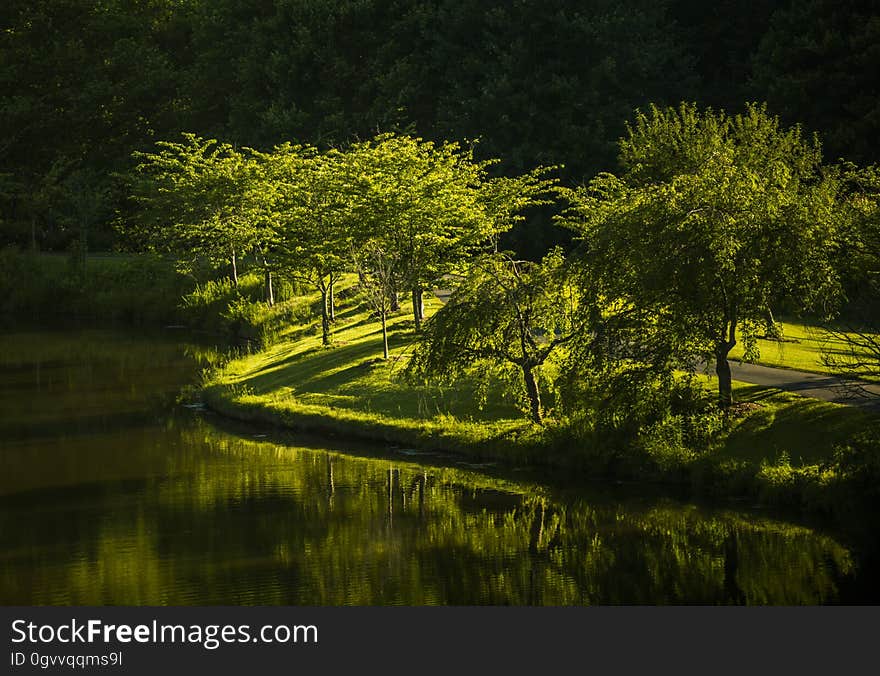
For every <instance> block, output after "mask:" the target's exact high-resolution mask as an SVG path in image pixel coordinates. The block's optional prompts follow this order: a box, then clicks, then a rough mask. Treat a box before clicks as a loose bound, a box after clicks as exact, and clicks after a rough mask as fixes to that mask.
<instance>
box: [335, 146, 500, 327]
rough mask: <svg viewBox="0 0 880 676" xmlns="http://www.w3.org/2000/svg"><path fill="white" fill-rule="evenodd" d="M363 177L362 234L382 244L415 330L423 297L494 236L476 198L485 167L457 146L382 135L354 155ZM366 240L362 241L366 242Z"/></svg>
mask: <svg viewBox="0 0 880 676" xmlns="http://www.w3.org/2000/svg"><path fill="white" fill-rule="evenodd" d="M351 155H352V157H354V158H355V162H356V163H357V166H358V173H359V176H360V179H359V185H360V186H361V187H360V195H361V197H360V200H361V208H360V214H361V217H360V222H361V229H362V230H365V231H366V232H367V234H368V235H369V236H377V235H378V236H379V237H381V238H382V239H383V240H384V241H385V245H384V249H385V251H386V252H387V253H388V255H391V256H393V257H394V259H395V261H396V262H395V274H396V276H397V278H398V279H399V280H400V285H401V288H402V289H406V290H408V291H410V293H411V295H412V304H413V318H414V320H415V326H416V331H419V330H420V329H421V324H422V320H423V319H424V314H423V312H424V310H423V300H422V297H423V293H424V292H425V291H426V290H429V289H430V288H431V287H432V286H433V285H434V284H435V283H437V282H438V281H439V280H440V279H441V278H442V276H443V275H444V274H445V273H447V272H449V271H451V270H452V269H453V268H454V267H455V266H456V265H457V264H459V263H460V262H461V261H462V260H464V258H465V257H466V256H467V255H468V254H469V253H472V252H473V251H474V250H475V249H476V248H477V247H478V246H480V245H481V244H484V243H486V242H487V241H488V240H489V239H490V236H491V234H492V222H491V221H490V219H489V218H487V214H486V210H485V208H484V204H483V201H482V200H481V193H480V187H481V181H482V179H483V173H484V166H485V164H484V163H478V162H475V161H474V160H473V157H472V153H471V152H470V151H465V150H462V149H461V148H460V147H459V146H458V145H457V144H454V143H446V144H443V145H441V146H437V145H435V144H433V143H431V142H429V141H423V140H421V139H418V138H413V137H411V136H405V135H404V136H400V135H393V134H384V135H380V136H378V137H376V138H375V139H372V140H370V141H367V142H364V143H358V144H355V145H354V146H353V147H352V150H351ZM365 239H366V238H365Z"/></svg>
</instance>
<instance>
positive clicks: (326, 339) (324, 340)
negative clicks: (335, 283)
mask: <svg viewBox="0 0 880 676" xmlns="http://www.w3.org/2000/svg"><path fill="white" fill-rule="evenodd" d="M321 344H322V345H325V346H326V345H329V344H330V316H329V314H328V313H327V289H326V288H323V289H321Z"/></svg>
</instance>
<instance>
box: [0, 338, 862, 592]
mask: <svg viewBox="0 0 880 676" xmlns="http://www.w3.org/2000/svg"><path fill="white" fill-rule="evenodd" d="M0 347H2V350H0V352H2V354H3V355H4V356H3V358H2V360H0V379H2V381H3V383H4V387H3V390H2V394H0V406H2V409H0V411H2V413H3V416H2V418H0V420H2V422H0V430H2V432H3V435H2V436H0V439H2V441H0V508H2V511H0V532H2V534H3V540H2V549H0V602H2V603H3V604H77V605H93V604H94V605H100V604H151V605H152V604H175V605H178V604H179V605H184V604H313V605H339V604H359V605H367V604H369V605H378V604H408V605H420V604H529V605H543V604H550V605H568V604H619V603H625V604H660V603H706V604H715V603H750V604H815V603H827V602H834V601H836V600H838V593H839V592H838V589H839V584H840V581H841V579H845V578H846V577H847V576H851V575H852V574H853V571H854V563H853V560H852V557H851V555H850V553H849V551H848V550H847V549H846V548H844V547H843V546H841V545H840V544H838V543H837V542H836V541H835V540H834V539H832V538H830V537H828V536H825V535H822V534H819V533H816V532H814V531H811V530H809V529H806V528H803V527H800V526H795V525H792V524H787V523H784V522H780V521H774V520H770V519H766V518H762V517H758V516H756V515H753V514H749V513H737V512H732V511H719V510H707V509H704V508H700V507H697V506H693V505H683V504H680V503H676V502H673V501H670V500H657V499H647V498H645V499H638V498H633V497H623V496H621V495H613V494H612V495H608V494H607V493H606V494H599V493H594V492H593V491H590V492H584V491H583V490H575V489H562V488H551V487H550V486H549V485H545V484H542V483H534V482H527V481H518V480H511V479H499V478H492V477H489V476H486V475H484V474H481V473H479V472H475V471H470V470H468V469H463V468H454V467H437V466H428V465H420V464H418V463H414V462H404V461H400V460H398V459H397V458H392V459H389V458H388V457H384V458H382V457H379V458H376V457H358V456H351V455H344V454H341V453H339V452H337V451H328V450H323V449H320V448H318V449H315V448H303V447H296V446H290V445H287V444H280V443H276V442H273V441H267V440H259V439H254V438H248V437H249V436H250V437H253V436H254V434H255V432H254V431H253V430H247V431H245V432H243V433H241V432H240V433H234V432H228V431H223V430H221V429H219V428H218V427H216V426H214V425H212V424H211V423H210V422H209V421H207V420H205V419H204V418H203V417H201V416H199V415H198V414H195V413H192V412H189V411H186V410H185V409H182V408H181V407H179V406H175V405H174V399H173V395H174V393H175V392H176V391H177V390H178V389H179V388H180V386H181V385H183V384H184V383H186V382H189V381H190V380H191V379H192V375H193V373H194V368H195V367H194V364H193V360H192V359H190V358H188V357H186V356H185V355H184V353H183V351H182V350H181V349H180V347H179V346H178V345H177V344H176V343H175V342H174V341H172V340H170V339H168V338H164V339H158V338H152V337H151V338H150V339H149V340H147V339H146V338H144V337H132V336H130V335H128V336H126V335H117V334H112V333H108V332H99V331H86V332H66V333H63V334H58V333H41V334H37V333H32V334H27V335H25V334H14V335H7V336H3V337H0ZM16 355H18V356H16ZM354 450H358V449H354Z"/></svg>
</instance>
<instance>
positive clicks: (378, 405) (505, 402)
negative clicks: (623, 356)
mask: <svg viewBox="0 0 880 676" xmlns="http://www.w3.org/2000/svg"><path fill="white" fill-rule="evenodd" d="M353 284H354V280H353V279H347V280H345V281H344V282H343V284H342V285H341V287H340V288H339V289H338V291H339V292H340V293H339V294H338V295H339V296H340V297H344V298H345V297H347V298H349V299H350V300H347V301H345V303H344V304H343V305H342V307H341V308H340V311H339V312H338V314H337V317H336V322H335V323H334V325H333V341H332V344H331V345H330V346H328V347H324V346H322V344H321V335H320V330H319V325H318V322H317V321H315V322H313V323H312V324H311V325H310V326H309V327H308V328H305V329H304V328H303V327H302V326H299V327H291V328H290V329H289V330H288V331H287V334H286V336H283V337H282V340H281V341H280V342H279V343H277V344H276V345H274V346H273V347H271V348H269V349H267V350H265V351H262V352H258V353H255V354H251V355H246V356H243V357H241V358H239V359H235V360H233V361H231V362H229V363H228V364H227V365H226V366H225V367H224V368H223V369H222V370H220V371H218V372H217V373H216V374H214V375H213V377H212V379H211V381H210V383H209V388H208V390H207V392H208V395H209V397H210V396H211V395H212V394H218V388H220V390H222V391H223V394H222V397H223V398H225V399H233V400H234V401H235V402H236V404H237V405H239V406H242V407H246V408H251V409H252V410H254V409H257V408H263V409H265V410H267V411H272V412H274V413H275V414H277V415H279V416H281V417H284V418H286V419H288V420H291V419H292V418H294V417H296V416H298V417H299V418H300V419H306V418H308V419H310V420H311V421H312V424H313V425H314V424H316V421H319V420H320V419H321V418H324V419H325V422H326V423H327V424H328V425H329V424H331V423H332V426H334V427H340V426H342V427H348V429H351V428H352V427H358V426H361V427H362V428H364V429H367V428H372V429H374V430H375V431H376V432H377V433H378V434H379V435H380V438H381V436H382V435H383V434H386V433H387V432H388V430H389V428H394V429H396V430H397V431H399V432H403V433H406V435H407V438H409V435H411V436H412V439H413V442H414V443H415V442H416V441H417V438H418V437H419V436H425V435H427V436H433V437H441V436H442V437H445V438H447V439H451V438H455V439H456V440H457V441H458V442H467V441H470V442H476V443H479V442H482V441H486V440H487V439H491V438H495V437H498V436H505V435H508V434H511V433H519V432H525V431H527V430H528V429H529V427H530V425H529V424H528V423H527V422H525V421H524V420H523V418H522V415H521V414H520V412H519V411H518V410H517V408H516V406H515V405H514V404H513V402H512V401H510V400H509V398H507V397H505V396H504V394H503V393H502V392H501V388H500V386H499V385H497V384H495V385H491V386H490V391H489V396H488V397H486V400H485V402H481V401H480V397H478V395H477V389H478V385H479V384H478V382H477V381H476V380H472V379H463V380H461V381H460V382H458V383H456V384H455V386H452V387H440V386H436V385H419V384H414V383H411V382H408V381H407V380H406V379H405V377H404V371H405V369H406V365H407V362H408V359H409V357H410V355H411V353H412V350H413V348H414V345H415V339H416V335H415V332H414V331H413V326H412V325H413V322H412V318H411V316H410V315H409V314H408V312H407V307H406V305H404V306H403V307H402V309H401V312H400V313H397V314H395V315H394V316H392V317H391V318H390V320H389V322H388V332H389V349H390V357H389V359H388V360H387V361H386V360H384V359H382V334H381V327H380V324H379V321H378V318H375V317H372V316H371V314H370V312H369V310H367V309H366V308H365V307H364V306H362V305H361V304H360V303H359V301H358V300H357V298H353V297H352V294H351V287H352V285H353ZM314 301H315V302H317V298H315V299H314ZM425 305H426V313H427V314H428V315H430V314H432V313H433V312H436V310H437V309H439V307H440V301H439V300H438V299H436V298H434V297H428V296H426V298H425ZM212 390H213V392H212ZM317 424H318V426H320V423H319V422H318V423H317ZM382 430H384V432H383V431H382ZM386 435H387V434H386Z"/></svg>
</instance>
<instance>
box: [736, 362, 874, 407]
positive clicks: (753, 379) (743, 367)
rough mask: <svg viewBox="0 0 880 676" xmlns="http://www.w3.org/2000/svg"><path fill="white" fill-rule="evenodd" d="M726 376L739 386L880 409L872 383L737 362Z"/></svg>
mask: <svg viewBox="0 0 880 676" xmlns="http://www.w3.org/2000/svg"><path fill="white" fill-rule="evenodd" d="M730 372H731V375H732V376H733V379H734V380H739V381H740V382H743V383H749V384H752V385H765V386H768V387H776V388H778V389H780V390H785V391H787V392H795V393H796V394H800V395H802V396H804V397H811V398H813V399H821V400H823V401H831V402H834V403H835V404H850V405H852V406H860V407H864V408H874V409H880V385H878V384H874V383H868V382H864V381H852V382H850V383H848V384H846V383H844V382H843V381H841V380H840V378H836V377H835V376H830V375H823V374H821V373H809V372H807V371H794V370H791V369H781V368H773V367H772V366H761V365H760V364H746V363H743V362H738V361H731V362H730Z"/></svg>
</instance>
